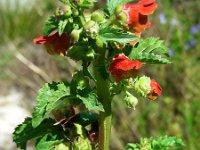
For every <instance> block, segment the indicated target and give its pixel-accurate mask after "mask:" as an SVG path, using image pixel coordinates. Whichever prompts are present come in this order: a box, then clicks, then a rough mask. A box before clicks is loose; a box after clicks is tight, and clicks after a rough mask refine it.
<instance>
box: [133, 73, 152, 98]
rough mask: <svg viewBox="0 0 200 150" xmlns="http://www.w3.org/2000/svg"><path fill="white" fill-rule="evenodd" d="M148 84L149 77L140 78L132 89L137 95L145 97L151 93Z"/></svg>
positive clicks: (149, 81)
mask: <svg viewBox="0 0 200 150" xmlns="http://www.w3.org/2000/svg"><path fill="white" fill-rule="evenodd" d="M150 83H151V79H150V78H149V77H146V76H143V77H140V78H139V79H138V80H137V81H136V83H135V85H134V89H135V91H136V92H137V93H138V94H140V95H141V96H144V97H146V95H147V94H149V93H150V91H151V86H150Z"/></svg>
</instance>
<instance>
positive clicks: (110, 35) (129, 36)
mask: <svg viewBox="0 0 200 150" xmlns="http://www.w3.org/2000/svg"><path fill="white" fill-rule="evenodd" d="M98 38H99V39H101V40H102V41H103V42H104V43H106V42H108V41H112V42H119V43H124V44H125V43H130V42H131V41H134V40H136V39H137V38H138V37H137V36H136V35H134V34H133V33H129V32H124V31H122V30H119V29H113V28H110V27H107V28H104V29H101V30H100V32H99V34H98Z"/></svg>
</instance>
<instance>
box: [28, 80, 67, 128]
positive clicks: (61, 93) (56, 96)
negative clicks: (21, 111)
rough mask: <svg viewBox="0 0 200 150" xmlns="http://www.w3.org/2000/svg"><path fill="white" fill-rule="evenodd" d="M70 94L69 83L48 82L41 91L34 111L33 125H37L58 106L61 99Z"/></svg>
mask: <svg viewBox="0 0 200 150" xmlns="http://www.w3.org/2000/svg"><path fill="white" fill-rule="evenodd" d="M69 95H70V87H69V84H68V83H56V82H53V83H51V84H50V83H46V84H45V85H44V86H43V87H42V88H41V89H40V91H39V95H38V97H37V100H38V104H37V106H36V107H35V109H34V112H33V120H32V124H33V127H37V126H38V125H39V124H40V123H41V122H42V120H43V119H44V118H45V117H46V116H47V115H49V113H51V111H53V110H54V109H56V108H57V107H58V105H57V103H58V101H59V100H62V99H63V98H65V97H67V96H69Z"/></svg>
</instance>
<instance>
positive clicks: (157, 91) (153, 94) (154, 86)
mask: <svg viewBox="0 0 200 150" xmlns="http://www.w3.org/2000/svg"><path fill="white" fill-rule="evenodd" d="M150 86H151V91H150V93H149V94H148V95H147V97H148V98H149V99H150V100H155V99H157V97H158V96H160V95H161V94H162V88H161V87H160V85H159V84H158V83H157V82H156V81H155V80H151V83H150Z"/></svg>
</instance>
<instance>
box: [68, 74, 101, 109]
mask: <svg viewBox="0 0 200 150" xmlns="http://www.w3.org/2000/svg"><path fill="white" fill-rule="evenodd" d="M70 89H71V92H72V93H73V94H74V95H76V97H77V98H79V99H80V100H81V101H82V102H83V104H84V105H85V107H86V108H87V109H88V110H100V111H103V106H102V104H101V103H99V102H98V97H97V95H96V93H94V91H93V90H92V88H91V87H90V85H89V79H88V78H87V77H85V76H84V74H83V73H82V72H77V73H76V74H75V75H74V76H73V79H72V82H71V87H70Z"/></svg>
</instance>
